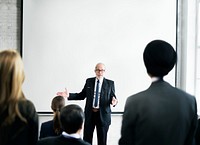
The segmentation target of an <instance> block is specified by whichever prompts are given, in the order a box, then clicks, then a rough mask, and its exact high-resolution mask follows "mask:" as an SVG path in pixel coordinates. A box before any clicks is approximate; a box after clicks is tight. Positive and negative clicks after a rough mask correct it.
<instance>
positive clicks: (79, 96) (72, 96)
mask: <svg viewBox="0 0 200 145" xmlns="http://www.w3.org/2000/svg"><path fill="white" fill-rule="evenodd" d="M87 86H88V79H87V80H86V83H85V85H84V88H83V89H82V91H81V92H80V93H69V98H68V100H84V99H85V98H86V90H87Z"/></svg>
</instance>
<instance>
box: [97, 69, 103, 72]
mask: <svg viewBox="0 0 200 145" xmlns="http://www.w3.org/2000/svg"><path fill="white" fill-rule="evenodd" d="M95 71H97V72H104V71H105V70H104V69H96V70H95Z"/></svg>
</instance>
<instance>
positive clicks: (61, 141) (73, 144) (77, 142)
mask: <svg viewBox="0 0 200 145" xmlns="http://www.w3.org/2000/svg"><path fill="white" fill-rule="evenodd" d="M37 145H90V144H89V143H87V142H85V141H83V140H82V139H76V138H65V137H64V136H62V135H60V136H56V137H46V138H43V139H41V140H39V141H38V143H37Z"/></svg>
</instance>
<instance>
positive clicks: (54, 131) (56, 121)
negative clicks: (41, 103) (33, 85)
mask: <svg viewBox="0 0 200 145" xmlns="http://www.w3.org/2000/svg"><path fill="white" fill-rule="evenodd" d="M64 106H65V99H64V97H63V96H56V97H54V98H53V99H52V101H51V109H52V110H53V113H54V117H53V120H49V121H46V122H43V123H42V125H41V129H40V137H39V138H40V139H41V138H45V137H49V136H58V135H60V134H61V133H62V129H61V125H60V110H61V109H62V108H63V107H64Z"/></svg>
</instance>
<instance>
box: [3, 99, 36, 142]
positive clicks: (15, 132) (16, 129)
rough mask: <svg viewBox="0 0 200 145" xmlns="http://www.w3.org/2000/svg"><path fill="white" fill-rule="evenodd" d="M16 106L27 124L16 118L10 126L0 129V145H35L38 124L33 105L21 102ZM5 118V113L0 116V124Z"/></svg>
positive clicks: (25, 101) (28, 102)
mask: <svg viewBox="0 0 200 145" xmlns="http://www.w3.org/2000/svg"><path fill="white" fill-rule="evenodd" d="M18 105H19V111H20V113H21V115H22V116H23V117H24V118H26V120H27V123H25V122H22V121H21V120H20V119H19V118H18V117H16V118H15V121H14V122H13V123H12V124H11V125H10V126H6V127H0V145H35V144H36V143H37V140H38V125H39V124H38V115H37V112H36V110H35V107H34V105H33V103H32V102H30V101H28V100H21V101H20V102H19V104H18ZM5 116H7V112H6V113H5V112H4V114H0V124H2V119H3V118H4V117H5Z"/></svg>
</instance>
